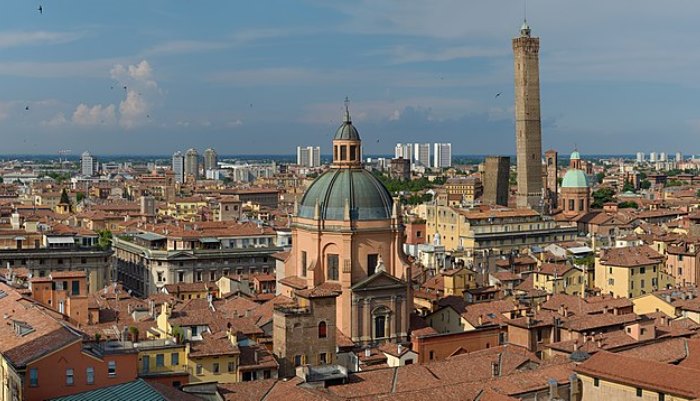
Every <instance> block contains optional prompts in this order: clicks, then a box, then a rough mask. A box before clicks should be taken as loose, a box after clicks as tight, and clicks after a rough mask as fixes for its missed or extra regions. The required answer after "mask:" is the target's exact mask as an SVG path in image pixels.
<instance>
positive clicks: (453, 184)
mask: <svg viewBox="0 0 700 401" xmlns="http://www.w3.org/2000/svg"><path fill="white" fill-rule="evenodd" d="M444 188H445V192H447V195H448V197H449V195H459V196H461V198H462V203H466V204H474V201H475V200H476V199H477V198H479V197H481V194H482V193H483V189H484V187H483V185H481V180H480V179H478V178H477V177H453V178H449V179H447V182H445V185H444Z"/></svg>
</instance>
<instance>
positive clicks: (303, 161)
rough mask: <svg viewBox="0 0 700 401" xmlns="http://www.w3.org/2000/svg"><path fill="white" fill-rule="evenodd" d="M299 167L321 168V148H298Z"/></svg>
mask: <svg viewBox="0 0 700 401" xmlns="http://www.w3.org/2000/svg"><path fill="white" fill-rule="evenodd" d="M297 165H299V166H303V167H320V166H321V147H320V146H304V147H302V146H297Z"/></svg>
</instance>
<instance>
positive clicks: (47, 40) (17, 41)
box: [0, 31, 84, 49]
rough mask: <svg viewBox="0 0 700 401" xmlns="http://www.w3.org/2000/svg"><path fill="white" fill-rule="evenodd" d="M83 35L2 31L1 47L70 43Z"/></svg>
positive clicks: (0, 33) (74, 33)
mask: <svg viewBox="0 0 700 401" xmlns="http://www.w3.org/2000/svg"><path fill="white" fill-rule="evenodd" d="M83 36H84V33H77V32H47V31H34V32H17V31H15V32H0V48H3V49H4V48H9V47H19V46H28V45H47V44H49V45H53V44H61V43H69V42H73V41H76V40H78V39H80V38H81V37H83Z"/></svg>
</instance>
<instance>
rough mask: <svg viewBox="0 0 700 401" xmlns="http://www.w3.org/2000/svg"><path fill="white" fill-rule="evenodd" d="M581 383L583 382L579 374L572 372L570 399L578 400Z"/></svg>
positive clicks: (570, 377)
mask: <svg viewBox="0 0 700 401" xmlns="http://www.w3.org/2000/svg"><path fill="white" fill-rule="evenodd" d="M579 384H581V383H580V382H579V380H578V376H577V375H576V373H572V374H571V376H569V399H570V400H578V399H579V393H580V392H581V390H580V389H579Z"/></svg>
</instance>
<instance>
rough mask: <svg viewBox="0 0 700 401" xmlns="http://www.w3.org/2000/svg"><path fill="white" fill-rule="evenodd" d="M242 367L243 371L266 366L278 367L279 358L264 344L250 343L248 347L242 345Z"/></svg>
mask: <svg viewBox="0 0 700 401" xmlns="http://www.w3.org/2000/svg"><path fill="white" fill-rule="evenodd" d="M239 349H240V351H241V356H240V367H239V369H240V370H242V371H249V370H257V369H265V368H277V367H278V366H279V365H278V364H277V360H276V359H275V357H274V356H273V355H272V354H271V353H270V351H268V350H267V348H265V347H264V346H262V345H257V344H256V345H250V346H247V347H240V348H239Z"/></svg>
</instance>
